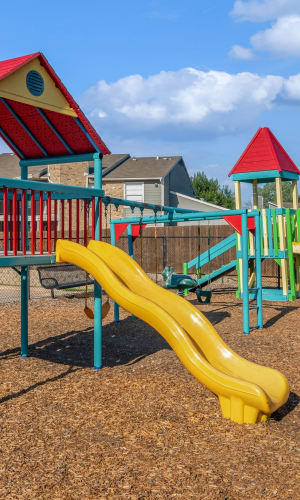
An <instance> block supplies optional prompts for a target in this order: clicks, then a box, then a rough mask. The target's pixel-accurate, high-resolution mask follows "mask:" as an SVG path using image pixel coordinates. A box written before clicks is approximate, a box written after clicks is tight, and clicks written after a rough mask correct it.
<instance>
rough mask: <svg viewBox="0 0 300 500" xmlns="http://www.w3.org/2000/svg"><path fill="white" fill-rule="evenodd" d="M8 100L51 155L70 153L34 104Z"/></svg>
mask: <svg viewBox="0 0 300 500" xmlns="http://www.w3.org/2000/svg"><path fill="white" fill-rule="evenodd" d="M7 102H8V103H9V104H10V106H11V107H12V108H13V110H14V111H15V112H16V113H17V115H18V116H19V117H20V118H21V119H22V121H23V122H24V123H25V125H26V127H27V128H28V129H29V130H30V132H31V133H32V135H33V136H34V137H35V138H36V139H37V140H38V142H39V143H40V144H41V145H42V146H43V148H44V149H45V150H46V151H47V153H48V154H49V155H50V156H63V155H68V154H69V152H68V150H67V149H66V148H65V146H64V145H63V144H62V142H61V141H60V140H59V139H58V137H57V136H56V135H55V133H54V132H53V131H52V130H51V128H50V127H49V125H48V124H47V122H46V121H45V120H44V119H43V117H42V116H41V115H40V113H39V112H38V111H37V110H36V109H35V108H34V107H33V106H29V105H28V104H23V103H21V102H16V101H11V100H9V99H7ZM40 155H41V153H40Z"/></svg>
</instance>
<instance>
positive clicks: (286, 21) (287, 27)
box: [251, 15, 300, 57]
mask: <svg viewBox="0 0 300 500" xmlns="http://www.w3.org/2000/svg"><path fill="white" fill-rule="evenodd" d="M251 44H252V46H253V47H254V49H255V50H259V51H268V52H271V53H273V54H276V55H279V56H281V57H282V56H299V55H300V16H295V15H293V16H285V17H280V18H279V19H277V21H276V22H275V23H274V24H273V25H272V26H271V28H269V29H267V30H265V31H261V32H259V33H256V34H255V35H253V36H252V37H251Z"/></svg>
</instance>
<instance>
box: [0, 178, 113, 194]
mask: <svg viewBox="0 0 300 500" xmlns="http://www.w3.org/2000/svg"><path fill="white" fill-rule="evenodd" d="M0 187H7V188H12V189H14V188H15V189H33V190H35V191H44V192H48V193H61V194H70V195H78V196H82V197H83V198H84V197H92V196H95V197H99V198H102V197H103V196H104V191H103V189H94V188H84V187H78V186H69V185H66V184H51V183H50V182H49V183H48V182H39V181H28V180H21V179H10V178H7V177H0Z"/></svg>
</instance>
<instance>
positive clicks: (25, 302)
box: [21, 266, 28, 358]
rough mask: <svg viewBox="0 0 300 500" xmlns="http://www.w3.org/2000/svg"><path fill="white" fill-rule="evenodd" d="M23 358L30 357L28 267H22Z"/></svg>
mask: <svg viewBox="0 0 300 500" xmlns="http://www.w3.org/2000/svg"><path fill="white" fill-rule="evenodd" d="M21 356H22V357H23V358H27V356H28V267H27V266H21Z"/></svg>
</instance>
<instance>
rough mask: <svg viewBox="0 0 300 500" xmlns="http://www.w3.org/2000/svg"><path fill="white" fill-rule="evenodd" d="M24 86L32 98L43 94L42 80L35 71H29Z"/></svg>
mask: <svg viewBox="0 0 300 500" xmlns="http://www.w3.org/2000/svg"><path fill="white" fill-rule="evenodd" d="M26 86H27V88H28V90H29V92H30V93H31V94H32V95H34V96H40V95H42V93H43V92H44V88H45V85H44V79H43V77H42V75H41V74H40V73H38V72H37V71H34V70H32V71H29V73H27V76H26Z"/></svg>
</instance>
